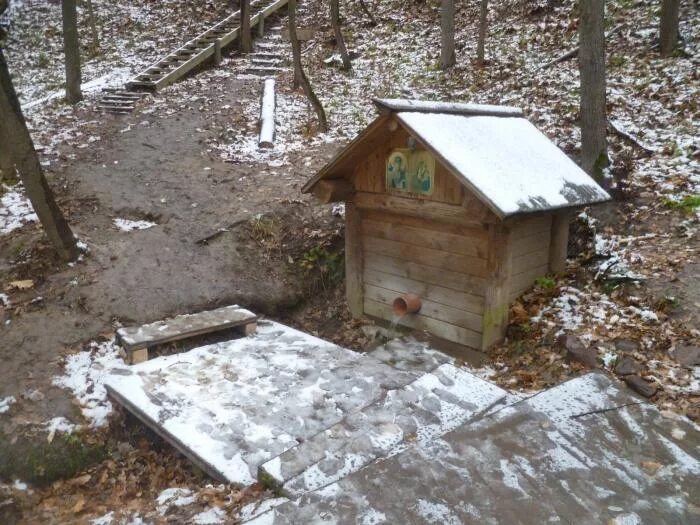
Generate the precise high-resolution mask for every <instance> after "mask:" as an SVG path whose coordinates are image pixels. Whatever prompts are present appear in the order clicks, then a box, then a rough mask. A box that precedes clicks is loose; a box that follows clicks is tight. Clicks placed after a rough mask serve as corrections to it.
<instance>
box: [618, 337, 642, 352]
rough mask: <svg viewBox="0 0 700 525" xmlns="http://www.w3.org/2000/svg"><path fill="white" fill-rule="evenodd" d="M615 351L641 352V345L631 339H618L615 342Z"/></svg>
mask: <svg viewBox="0 0 700 525" xmlns="http://www.w3.org/2000/svg"><path fill="white" fill-rule="evenodd" d="M615 349H616V350H618V351H620V352H636V351H637V350H639V343H638V342H637V341H631V340H629V339H617V340H616V341H615Z"/></svg>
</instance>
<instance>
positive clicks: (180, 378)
mask: <svg viewBox="0 0 700 525" xmlns="http://www.w3.org/2000/svg"><path fill="white" fill-rule="evenodd" d="M116 372H117V373H115V374H112V375H111V376H110V377H108V378H107V379H106V381H105V385H106V387H107V389H108V390H109V393H110V395H111V396H112V397H113V398H115V399H116V400H118V402H119V403H120V404H123V405H124V406H125V407H126V408H127V409H128V410H130V411H132V412H134V413H135V414H136V415H137V416H138V417H139V418H140V419H141V420H142V421H144V422H145V423H146V424H147V425H149V426H151V427H152V428H154V429H155V430H156V431H157V432H159V433H160V434H161V435H163V436H164V437H165V438H166V439H167V440H169V441H170V442H171V443H172V444H173V445H174V446H176V447H177V448H178V449H180V451H181V452H183V453H184V454H186V455H187V456H188V457H189V458H190V459H191V460H193V461H194V462H195V463H197V464H198V465H199V466H200V467H201V468H203V469H204V470H206V471H207V472H208V473H209V474H210V475H212V476H213V477H215V478H217V479H220V480H222V481H227V482H231V483H239V484H242V485H247V484H251V483H253V482H254V481H255V479H256V474H257V468H258V466H259V465H260V464H262V463H264V462H265V461H267V460H268V459H271V458H272V457H274V456H277V455H279V454H281V453H282V452H284V451H285V450H287V449H289V448H291V447H293V446H295V445H297V444H299V442H300V441H302V440H306V439H308V438H310V437H311V436H313V435H314V434H317V433H318V432H320V431H321V430H324V429H326V428H328V427H330V426H332V425H334V424H335V423H337V422H339V421H340V420H341V419H342V418H343V417H344V416H345V415H346V414H348V413H351V412H354V411H357V410H360V409H362V408H363V407H365V406H367V405H369V404H371V403H372V402H374V401H375V400H377V399H379V398H380V397H381V396H382V395H383V394H384V392H385V390H386V389H391V388H398V387H400V386H403V385H405V384H407V383H409V382H411V381H412V380H413V379H414V378H415V374H411V373H408V372H404V371H399V370H396V369H394V368H391V367H389V366H387V365H385V364H383V363H380V362H378V361H376V360H375V359H372V358H368V357H366V356H363V355H361V354H358V353H355V352H352V351H350V350H347V349H344V348H341V347H339V346H337V345H334V344H332V343H329V342H327V341H323V340H321V339H318V338H316V337H313V336H310V335H308V334H305V333H302V332H299V331H297V330H294V329H292V328H289V327H286V326H284V325H281V324H278V323H274V322H267V321H266V322H261V323H260V324H259V326H258V331H257V332H256V333H255V334H253V335H252V336H249V337H245V338H241V339H235V340H232V341H227V342H222V343H217V344H212V345H208V346H203V347H200V348H195V349H193V350H191V351H189V352H185V353H182V354H177V355H171V356H163V357H158V358H156V359H153V360H150V361H147V362H145V363H141V364H138V365H135V366H132V367H129V368H128V369H119V370H117V371H116Z"/></svg>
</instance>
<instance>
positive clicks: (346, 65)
mask: <svg viewBox="0 0 700 525" xmlns="http://www.w3.org/2000/svg"><path fill="white" fill-rule="evenodd" d="M330 4H331V25H332V26H333V33H334V34H335V45H336V46H338V50H339V51H340V57H341V58H342V59H343V69H344V70H345V71H347V70H349V69H351V68H352V64H351V63H350V56H349V55H348V49H347V48H346V47H345V39H344V38H343V32H342V31H341V30H340V2H339V0H330Z"/></svg>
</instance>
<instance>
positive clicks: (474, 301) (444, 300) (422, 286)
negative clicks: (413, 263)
mask: <svg viewBox="0 0 700 525" xmlns="http://www.w3.org/2000/svg"><path fill="white" fill-rule="evenodd" d="M364 282H365V284H371V285H374V286H380V287H382V288H385V289H388V290H392V291H394V292H395V296H396V295H400V294H405V293H415V294H418V295H419V296H420V297H421V298H425V299H429V300H431V301H433V302H436V303H439V304H443V305H446V306H451V307H453V308H459V309H460V310H464V311H466V312H470V313H471V314H474V315H479V316H481V314H482V313H483V311H484V298H483V297H479V296H475V295H471V294H467V293H463V292H457V291H455V290H451V289H450V288H443V287H442V286H436V285H434V284H428V283H425V282H421V281H416V280H413V279H406V278H404V277H397V276H396V275H391V274H388V273H384V272H381V271H377V270H372V269H370V268H365V273H364ZM479 331H481V328H479Z"/></svg>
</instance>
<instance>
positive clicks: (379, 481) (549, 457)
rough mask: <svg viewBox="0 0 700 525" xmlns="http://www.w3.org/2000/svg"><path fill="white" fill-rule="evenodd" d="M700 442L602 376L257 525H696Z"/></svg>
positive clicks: (380, 466) (488, 420) (311, 496)
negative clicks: (462, 524) (321, 524)
mask: <svg viewBox="0 0 700 525" xmlns="http://www.w3.org/2000/svg"><path fill="white" fill-rule="evenodd" d="M699 436H700V434H699V433H698V429H697V427H696V426H695V425H694V424H692V423H691V422H690V421H689V420H686V419H680V418H675V417H666V416H664V415H662V414H661V413H660V412H659V411H658V410H657V409H656V408H655V407H654V406H653V405H650V404H648V403H646V402H644V401H643V400H641V398H638V397H636V396H635V395H633V394H632V393H631V392H629V391H628V390H627V389H626V388H624V387H619V386H618V385H617V384H615V383H614V382H613V381H612V380H611V379H610V378H608V377H607V376H605V375H602V374H596V373H593V374H588V375H586V376H583V377H580V378H577V379H574V380H571V381H568V382H566V383H564V384H562V385H559V386H557V387H555V388H552V389H550V390H547V391H544V392H542V393H540V394H538V395H536V396H533V397H532V398H529V399H526V400H523V401H520V402H518V403H515V404H513V405H511V406H509V407H507V408H504V409H501V410H499V411H497V412H495V413H493V414H491V415H487V416H484V417H481V418H477V419H476V420H472V421H469V422H467V423H466V424H464V425H462V426H461V427H459V428H458V429H456V430H454V431H453V432H450V433H448V434H446V435H445V436H444V437H443V438H438V439H435V440H433V441H432V443H429V444H427V445H424V446H414V447H410V448H407V449H406V450H404V451H402V452H401V453H400V454H397V455H395V456H393V457H391V458H389V459H386V460H384V461H376V462H374V463H372V464H371V465H369V466H367V467H366V468H364V469H362V470H359V471H358V472H355V473H353V474H350V475H349V476H347V477H345V478H344V479H342V480H340V481H338V482H336V483H333V484H330V485H328V486H326V487H325V488H323V489H321V490H318V491H315V492H310V493H306V494H304V495H303V496H302V497H301V498H299V499H297V500H294V501H289V502H287V503H282V504H281V505H280V506H278V507H276V508H275V509H273V510H271V511H269V512H266V513H263V514H261V515H260V516H258V517H257V518H254V519H253V520H252V521H250V522H249V523H250V524H254V525H263V524H264V525H281V524H285V525H286V524H292V523H294V524H297V523H305V524H314V523H324V524H327V523H334V524H354V523H373V524H381V523H387V524H395V523H407V524H408V523H411V524H424V523H431V524H432V523H435V524H450V525H453V524H461V523H474V524H477V523H478V524H484V523H489V524H490V523H493V524H503V523H508V524H518V523H524V524H541V523H576V524H587V523H609V524H618V525H622V524H626V523H635V524H638V523H654V524H656V523H669V524H675V523H677V524H685V523H697V522H698V518H699V517H700V508H699V507H698V506H697V502H698V501H700V484H699V483H698V479H699V478H698V476H699V475H700V462H699V461H698V451H699V446H700V440H699Z"/></svg>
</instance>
